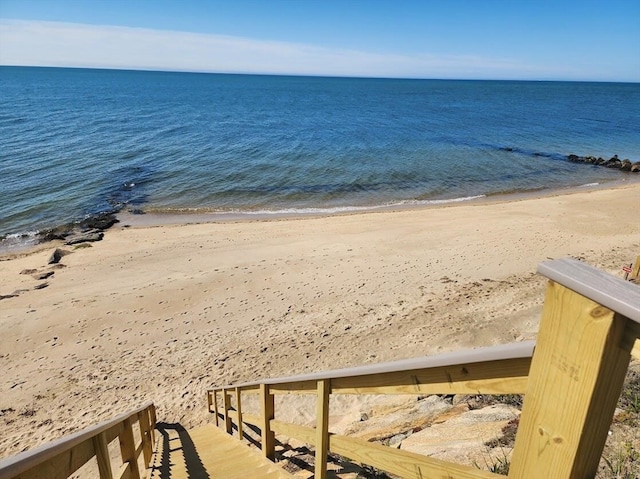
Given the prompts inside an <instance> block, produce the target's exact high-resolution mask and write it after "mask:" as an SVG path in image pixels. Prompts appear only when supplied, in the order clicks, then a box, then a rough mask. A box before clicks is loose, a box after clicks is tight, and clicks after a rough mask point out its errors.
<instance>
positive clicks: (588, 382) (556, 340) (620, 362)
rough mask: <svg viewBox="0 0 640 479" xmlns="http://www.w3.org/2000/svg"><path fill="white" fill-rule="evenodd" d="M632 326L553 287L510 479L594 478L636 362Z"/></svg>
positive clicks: (550, 285) (545, 309) (516, 444)
mask: <svg viewBox="0 0 640 479" xmlns="http://www.w3.org/2000/svg"><path fill="white" fill-rule="evenodd" d="M627 321H629V320H628V319H627V318H625V317H623V316H621V315H619V314H616V313H614V312H613V311H611V310H609V309H607V308H605V307H603V306H601V305H599V304H598V303H595V302H594V301H592V300H590V299H587V298H585V297H584V296H582V295H580V294H578V293H576V292H574V291H572V290H570V289H568V288H567V287H565V286H562V285H560V284H557V283H554V282H553V281H550V282H549V285H548V286H547V294H546V298H545V303H544V308H543V312H542V320H541V324H540V332H539V334H538V343H537V346H536V351H535V354H534V357H533V361H532V364H531V378H530V381H529V387H528V389H527V393H526V395H525V400H524V404H523V410H522V416H521V419H520V426H519V429H518V433H517V436H516V443H515V449H514V452H513V458H512V461H511V469H510V472H509V477H510V478H550V477H553V478H556V479H565V478H566V479H570V478H571V479H574V478H575V479H578V478H581V479H582V478H586V477H593V476H594V475H595V472H596V469H597V466H598V461H599V459H600V455H601V454H602V449H603V447H604V443H605V440H606V438H607V431H608V429H609V425H610V424H611V420H612V418H613V413H614V410H615V407H616V403H617V401H618V397H619V396H620V391H621V389H622V384H623V381H624V377H625V373H626V371H627V367H628V364H629V360H630V349H631V344H630V342H629V341H625V331H626V329H627V328H626V325H627ZM625 344H626V347H623V346H624V345H625Z"/></svg>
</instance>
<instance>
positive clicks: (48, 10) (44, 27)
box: [0, 0, 640, 82]
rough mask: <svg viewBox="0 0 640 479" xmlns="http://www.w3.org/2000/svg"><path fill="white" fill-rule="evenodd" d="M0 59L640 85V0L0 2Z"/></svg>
mask: <svg viewBox="0 0 640 479" xmlns="http://www.w3.org/2000/svg"><path fill="white" fill-rule="evenodd" d="M0 64H5V65H6V64H14V65H15V64H21V65H53V66H92V67H106V68H143V69H165V70H188V71H191V70H195V71H219V72H241V73H283V74H313V75H323V74H326V75H347V76H354V75H355V76H384V77H388V76H391V77H419V78H505V79H551V80H603V81H608V80H611V81H634V82H640V0H610V1H604V0H601V1H593V0H576V1H566V0H556V1H546V0H538V1H526V2H525V1H518V0H511V1H509V0H502V1H498V0H476V1H473V0H467V1H464V0H421V1H414V0H395V1H383V0H368V1H364V0H354V1H349V0H342V1H338V0H297V1H294V0H262V1H257V0H256V1H246V0H232V1H211V0H208V1H205V0H202V1H199V0H181V1H177V0H175V1H169V0H153V1H151V0H135V1H134V0H128V1H124V0H108V1H107V0H105V1H97V0H96V1H90V0H84V1H81V0H0Z"/></svg>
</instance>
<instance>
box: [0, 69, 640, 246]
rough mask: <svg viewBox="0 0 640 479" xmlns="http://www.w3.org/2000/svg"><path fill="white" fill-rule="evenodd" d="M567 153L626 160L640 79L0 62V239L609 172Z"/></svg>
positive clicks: (517, 186)
mask: <svg viewBox="0 0 640 479" xmlns="http://www.w3.org/2000/svg"><path fill="white" fill-rule="evenodd" d="M570 153H575V154H579V155H594V156H603V157H606V158H609V157H611V156H612V155H613V154H618V155H619V156H620V158H629V159H631V160H632V161H638V160H640V84H623V83H571V82H516V81H451V80H397V79H360V78H319V77H285V76H259V75H223V74H196V73H169V72H142V71H115V70H91V69H60V68H23V67H0V178H1V180H0V235H15V234H21V233H27V232H33V231H37V230H41V229H43V228H50V227H53V226H56V225H60V224H63V223H68V222H71V221H78V220H81V219H83V218H84V217H86V216H87V215H91V214H95V213H97V212H101V211H110V210H114V209H118V208H135V209H139V210H143V211H154V212H182V211H189V212H239V213H255V212H263V213H270V212H278V211H293V212H296V211H298V212H303V211H320V212H332V211H343V210H349V209H358V208H371V207H376V206H380V205H394V204H420V203H429V202H442V201H455V200H460V199H466V198H472V197H477V196H483V195H484V196H486V195H496V194H502V193H512V192H519V191H532V190H543V189H549V188H563V187H570V186H578V185H583V184H590V183H602V182H606V181H613V180H619V179H621V178H622V177H623V176H624V175H625V173H623V172H620V171H614V170H609V169H607V168H603V167H596V166H591V165H584V164H573V163H570V162H568V161H567V160H566V155H568V154H570ZM627 175H628V176H629V175H631V174H627Z"/></svg>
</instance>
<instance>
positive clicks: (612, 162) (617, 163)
mask: <svg viewBox="0 0 640 479" xmlns="http://www.w3.org/2000/svg"><path fill="white" fill-rule="evenodd" d="M567 159H568V160H569V161H571V162H572V163H587V164H590V165H596V166H604V167H605V168H614V169H616V170H621V171H630V172H632V173H639V172H640V161H636V162H635V163H632V162H631V161H630V160H627V159H625V160H621V159H620V158H618V155H613V156H612V157H611V158H609V159H608V160H606V159H604V158H602V157H599V158H596V157H595V156H578V155H569V156H568V157H567Z"/></svg>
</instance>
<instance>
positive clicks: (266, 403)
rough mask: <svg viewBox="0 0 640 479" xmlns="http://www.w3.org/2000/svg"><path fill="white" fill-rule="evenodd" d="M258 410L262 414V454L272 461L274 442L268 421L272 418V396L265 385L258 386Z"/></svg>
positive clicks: (274, 453) (274, 452)
mask: <svg viewBox="0 0 640 479" xmlns="http://www.w3.org/2000/svg"><path fill="white" fill-rule="evenodd" d="M260 409H261V413H262V418H261V419H262V424H261V425H260V431H261V437H262V454H263V455H264V456H265V457H266V458H267V459H270V460H272V461H273V460H275V457H276V440H275V435H274V433H273V431H272V430H271V426H270V421H271V420H272V419H273V418H274V400H273V394H271V392H270V391H269V386H268V385H266V384H261V385H260Z"/></svg>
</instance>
